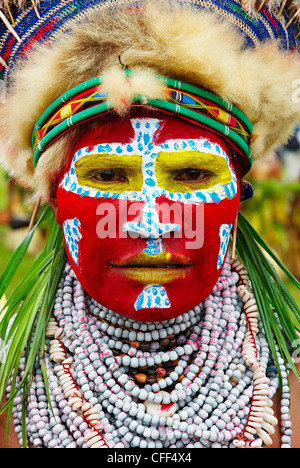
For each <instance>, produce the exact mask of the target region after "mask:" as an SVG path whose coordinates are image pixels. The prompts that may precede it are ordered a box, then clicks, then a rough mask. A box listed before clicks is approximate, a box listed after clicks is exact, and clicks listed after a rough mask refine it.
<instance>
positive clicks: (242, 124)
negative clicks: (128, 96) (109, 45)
mask: <svg viewBox="0 0 300 468" xmlns="http://www.w3.org/2000/svg"><path fill="white" fill-rule="evenodd" d="M124 73H125V74H126V75H127V78H128V79H130V76H131V73H132V72H131V70H126V72H124ZM158 78H160V79H161V80H162V81H163V82H164V83H165V84H166V85H167V90H168V98H167V99H166V100H161V99H155V100H147V104H148V105H150V106H154V107H155V108H159V109H160V110H162V111H164V112H167V113H170V114H173V113H174V114H177V115H179V116H180V117H182V118H184V119H186V120H189V121H191V122H193V123H195V124H197V125H201V126H203V127H206V128H208V129H210V130H213V131H214V132H216V133H218V134H219V135H222V136H223V137H225V138H226V139H227V140H228V141H229V142H230V143H231V145H232V146H234V148H235V149H236V150H237V151H238V153H239V154H240V155H241V156H242V157H243V158H244V159H245V160H246V162H247V171H249V170H250V169H251V166H252V156H251V152H250V147H249V145H250V139H251V133H252V124H251V122H250V121H249V119H248V118H247V117H246V115H245V114H244V113H243V112H242V111H241V110H240V109H238V108H237V107H235V106H234V105H232V104H228V103H227V102H225V101H223V100H222V99H221V98H220V97H219V96H217V95H215V94H213V93H211V92H209V91H207V90H204V89H201V88H198V87H196V86H193V85H190V84H187V83H183V82H182V81H178V80H173V79H170V78H166V77H158ZM101 84H102V79H101V77H99V78H94V79H92V80H89V81H88V82H85V83H82V84H81V85H78V86H76V87H74V88H72V89H71V90H69V91H68V92H67V93H64V94H63V95H62V96H60V97H59V98H58V99H56V100H55V102H54V103H52V104H51V105H50V106H49V108H48V109H46V110H45V112H44V113H43V114H42V116H41V117H40V118H39V120H38V122H37V123H36V125H35V127H34V129H33V133H32V147H33V150H34V164H35V166H36V165H37V163H38V160H39V158H40V156H41V154H42V153H43V151H45V150H46V149H47V148H48V147H49V146H50V145H51V144H52V143H53V142H54V141H55V140H56V139H57V138H59V137H60V136H62V135H63V134H65V133H66V132H68V131H69V130H70V129H71V128H73V127H75V126H77V125H79V124H82V123H84V122H86V121H88V120H90V119H93V118H95V117H98V116H100V115H103V114H104V113H107V112H111V111H112V110H113V108H112V107H111V106H109V105H108V103H107V101H106V92H105V90H104V89H103V87H102V86H101ZM134 100H135V101H136V102H139V101H143V97H141V96H135V98H134Z"/></svg>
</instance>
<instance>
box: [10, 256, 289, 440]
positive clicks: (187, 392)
mask: <svg viewBox="0 0 300 468" xmlns="http://www.w3.org/2000/svg"><path fill="white" fill-rule="evenodd" d="M45 359H46V363H47V376H48V379H49V390H50V398H51V406H52V408H53V411H54V414H55V415H56V417H55V418H54V417H52V416H50V414H52V413H51V411H50V407H49V403H48V402H47V396H46V389H45V386H44V383H43V377H42V371H41V369H40V368H39V367H38V366H37V370H36V374H35V376H34V380H33V384H32V387H31V395H30V403H28V405H27V414H26V417H27V421H28V424H27V431H28V438H29V440H30V441H32V442H33V443H34V445H35V446H43V447H44V446H45V447H73V446H75V447H82V448H86V447H87V448H106V447H111V448H113V447H116V448H121V447H125V448H129V447H140V448H147V447H149V448H151V447H152V448H154V447H156V448H161V447H170V448H179V447H201V448H208V447H212V448H213V447H230V448H244V447H247V448H248V447H249V448H259V447H261V446H262V445H263V444H264V445H267V444H270V443H271V436H272V434H273V432H274V427H275V425H276V424H277V420H276V418H275V417H274V413H273V410H272V407H271V398H272V397H273V396H274V394H275V392H276V390H277V388H278V385H279V379H278V375H277V373H276V372H275V371H274V370H273V369H272V370H270V369H269V367H268V366H269V361H270V360H271V356H270V351H269V348H268V345H267V341H266V338H265V335H264V333H263V329H262V325H261V321H260V317H259V313H258V308H257V305H256V301H255V298H254V295H253V293H252V291H251V290H250V288H249V281H248V275H247V271H246V269H245V267H244V265H242V264H241V263H240V262H239V261H238V260H236V259H234V260H232V261H231V264H230V260H229V257H228V258H227V259H226V261H225V265H224V268H223V272H222V274H221V276H220V279H219V281H218V283H217V284H216V286H215V287H214V289H213V291H212V293H211V294H210V295H209V296H208V297H207V299H206V300H205V301H204V302H203V303H202V304H199V306H197V307H195V309H193V310H190V311H187V312H186V313H184V314H182V315H181V316H179V317H176V318H175V319H172V320H170V321H168V322H157V323H147V324H146V323H138V322H135V321H133V320H129V319H125V318H123V317H121V316H119V315H117V314H115V313H114V312H112V311H110V310H108V309H106V308H104V307H102V306H101V305H100V304H97V303H96V302H95V301H93V299H91V298H89V297H88V296H87V295H86V293H85V292H84V291H83V289H82V286H81V285H80V283H79V282H78V281H77V279H76V277H75V275H74V273H73V271H72V269H71V267H70V265H68V264H66V267H65V272H64V275H63V277H62V279H61V283H60V285H59V288H58V291H57V296H56V301H55V305H54V308H53V314H52V316H51V318H50V320H49V322H48V325H47V328H46V350H45ZM279 359H281V357H280V356H279ZM22 362H23V361H21V366H20V369H19V374H18V376H17V382H16V384H18V382H19V381H20V379H21V376H22V371H23V369H22V365H23V366H24V364H22ZM280 363H281V365H282V376H283V379H285V382H286V383H287V381H288V378H287V377H288V376H287V373H286V369H285V366H284V362H283V360H282V362H281V361H280ZM7 392H8V394H9V387H8V389H7ZM283 392H284V393H283V400H282V402H283V403H282V427H281V430H282V446H283V447H285V446H290V445H289V444H290V432H291V429H290V419H289V411H288V406H289V401H290V399H289V389H288V385H284V387H283ZM18 397H19V396H17V398H16V399H15V407H14V420H15V422H16V431H17V434H18V435H19V437H20V439H21V438H22V424H21V419H20V418H21V414H20V412H19V409H18V405H19V404H20V403H18ZM20 398H21V400H22V396H21V395H20ZM21 400H20V401H21ZM35 403H36V405H37V407H35Z"/></svg>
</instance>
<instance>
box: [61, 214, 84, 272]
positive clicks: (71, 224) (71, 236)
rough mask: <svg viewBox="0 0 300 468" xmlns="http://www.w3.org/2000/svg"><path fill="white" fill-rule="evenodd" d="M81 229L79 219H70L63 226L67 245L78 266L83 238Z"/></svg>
mask: <svg viewBox="0 0 300 468" xmlns="http://www.w3.org/2000/svg"><path fill="white" fill-rule="evenodd" d="M80 227H81V224H80V221H79V220H78V219H77V218H74V219H68V220H67V221H65V222H64V224H63V231H64V237H65V243H66V245H67V248H68V250H69V253H70V255H71V257H72V258H73V260H74V262H75V263H76V265H77V266H79V241H80V239H81V238H82V235H81V232H80Z"/></svg>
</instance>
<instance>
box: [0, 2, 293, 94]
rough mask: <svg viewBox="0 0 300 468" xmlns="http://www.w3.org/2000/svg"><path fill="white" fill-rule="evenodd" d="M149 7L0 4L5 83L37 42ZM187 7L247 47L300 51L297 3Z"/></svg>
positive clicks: (0, 52)
mask: <svg viewBox="0 0 300 468" xmlns="http://www.w3.org/2000/svg"><path fill="white" fill-rule="evenodd" d="M143 2H144V0H114V1H112V0H31V1H24V0H0V19H1V21H0V80H3V81H4V83H5V85H6V86H8V85H9V82H10V76H11V72H12V70H13V68H14V64H15V62H16V60H17V59H19V58H23V57H26V55H27V53H28V52H29V51H30V49H32V48H33V47H34V46H35V44H36V43H42V42H43V43H47V44H50V43H51V42H52V41H54V40H55V39H57V37H58V36H59V35H60V34H61V33H64V32H66V31H67V30H68V29H69V28H70V27H71V25H72V23H74V22H78V21H79V20H81V19H82V18H83V17H84V15H85V14H86V13H88V12H91V11H92V12H93V11H94V12H96V11H100V10H103V9H104V8H109V9H110V10H111V11H112V13H113V11H114V10H116V9H117V10H119V9H120V8H123V7H125V6H129V5H130V6H132V5H142V4H143ZM187 3H189V4H191V5H193V6H194V7H195V8H196V9H200V10H207V11H212V12H214V13H215V14H216V15H218V16H219V17H220V18H221V19H226V21H228V22H229V23H230V24H231V25H232V26H233V27H235V28H236V29H237V30H238V31H239V33H240V34H241V35H242V36H243V38H244V43H245V47H255V46H257V45H258V44H259V43H261V42H264V41H265V40H267V39H275V40H277V39H278V40H279V41H280V44H281V47H282V48H283V49H285V50H294V49H295V48H297V47H298V46H297V38H298V37H299V22H298V20H299V19H300V7H299V2H298V1H296V0H257V1H256V0H239V1H238V0H237V1H234V0H226V1H224V0H190V1H188V2H187ZM4 83H3V84H4ZM3 84H2V85H3Z"/></svg>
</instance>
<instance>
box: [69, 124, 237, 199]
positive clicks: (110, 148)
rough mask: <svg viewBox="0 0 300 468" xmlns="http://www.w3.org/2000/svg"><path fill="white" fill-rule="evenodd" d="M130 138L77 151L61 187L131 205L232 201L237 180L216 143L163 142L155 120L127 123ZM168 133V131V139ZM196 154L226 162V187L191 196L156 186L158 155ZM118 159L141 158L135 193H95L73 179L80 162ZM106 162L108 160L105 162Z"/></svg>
mask: <svg viewBox="0 0 300 468" xmlns="http://www.w3.org/2000/svg"><path fill="white" fill-rule="evenodd" d="M130 125H131V129H132V130H131V131H132V132H133V133H132V134H133V137H132V138H130V140H127V142H126V143H120V142H119V140H117V142H107V141H105V142H103V143H100V142H98V144H96V145H92V144H91V145H90V146H85V147H83V148H80V149H79V150H78V151H77V152H76V153H75V154H74V156H73V159H72V163H71V167H70V170H69V172H68V173H66V174H65V177H64V178H63V180H62V182H61V186H62V187H63V188H64V189H65V190H66V191H70V192H73V193H77V194H78V195H80V196H81V197H82V196H89V197H93V198H99V197H101V198H102V197H105V198H110V197H112V196H114V197H115V196H117V198H124V199H128V200H135V201H146V202H147V200H148V198H149V196H150V198H151V199H155V198H156V197H158V196H161V195H163V196H165V197H167V198H169V199H170V200H172V201H181V202H184V203H203V202H204V203H214V202H215V203H219V202H220V201H222V200H224V199H225V198H229V199H232V198H234V197H235V196H236V195H237V179H236V176H235V173H234V170H233V169H232V167H231V165H230V161H229V156H228V154H227V152H225V151H224V149H223V148H222V147H221V145H219V144H218V143H214V142H211V141H209V140H207V139H206V138H198V139H193V138H191V137H190V138H187V137H186V135H185V138H175V139H165V138H163V137H162V130H163V126H162V122H161V120H158V119H155V118H142V119H140V118H136V119H131V121H130ZM171 133H172V131H171V130H170V131H168V132H167V134H168V136H170V134H171ZM194 151H198V152H199V153H204V154H205V153H206V154H208V155H213V156H214V157H215V158H216V159H221V160H225V161H226V167H227V169H228V170H229V172H230V174H229V175H230V177H229V180H227V182H226V183H222V184H220V183H218V182H217V183H216V185H215V186H214V187H210V188H208V189H207V190H206V189H204V190H196V191H194V192H193V193H192V194H182V193H181V190H179V191H178V190H176V191H175V192H174V191H173V190H172V188H171V187H168V188H167V187H163V186H160V185H159V184H158V180H157V174H156V161H157V160H158V159H159V157H160V155H162V154H167V153H170V157H171V156H172V154H171V153H173V154H175V153H179V154H180V153H181V152H182V154H184V153H187V152H194ZM110 154H111V155H114V156H116V155H120V156H121V157H124V156H125V158H126V159H127V158H128V156H130V155H134V154H138V155H140V156H141V157H142V171H143V184H142V187H140V188H137V189H134V190H133V189H132V188H130V187H129V188H127V190H125V191H124V192H122V191H121V192H118V193H114V191H111V190H109V189H108V191H106V190H105V189H103V188H102V189H97V188H95V187H90V186H87V185H88V184H85V183H83V184H82V183H81V181H79V180H78V178H77V170H76V167H77V164H78V162H79V161H80V160H85V159H86V158H89V157H90V156H93V155H98V156H100V158H102V156H103V159H106V157H108V156H109V155H110ZM108 159H109V158H108Z"/></svg>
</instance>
